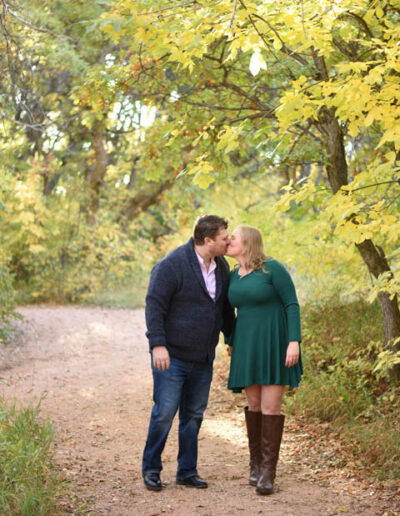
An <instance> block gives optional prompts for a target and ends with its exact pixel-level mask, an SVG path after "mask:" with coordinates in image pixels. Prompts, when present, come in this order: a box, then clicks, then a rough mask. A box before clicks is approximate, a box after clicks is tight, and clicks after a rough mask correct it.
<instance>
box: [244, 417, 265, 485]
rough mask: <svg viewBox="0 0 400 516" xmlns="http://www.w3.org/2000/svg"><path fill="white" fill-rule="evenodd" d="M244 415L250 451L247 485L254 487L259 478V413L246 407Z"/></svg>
mask: <svg viewBox="0 0 400 516" xmlns="http://www.w3.org/2000/svg"><path fill="white" fill-rule="evenodd" d="M244 415H245V419H246V427H247V437H248V439H249V451H250V477H249V484H250V485H251V486H256V485H257V482H258V478H259V476H260V473H259V470H260V462H261V412H252V411H250V410H249V409H248V407H246V408H245V409H244Z"/></svg>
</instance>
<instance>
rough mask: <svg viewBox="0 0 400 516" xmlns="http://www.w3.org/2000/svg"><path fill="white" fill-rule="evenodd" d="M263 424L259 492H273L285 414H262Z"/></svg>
mask: <svg viewBox="0 0 400 516" xmlns="http://www.w3.org/2000/svg"><path fill="white" fill-rule="evenodd" d="M261 418H262V424H261V465H260V477H259V479H258V482H257V493H259V494H263V495H264V494H266V495H268V494H272V493H273V491H274V480H275V474H276V464H277V462H278V458H279V449H280V446H281V440H282V433H283V425H284V422H285V416H283V415H282V414H279V415H272V414H271V415H269V414H262V416H261Z"/></svg>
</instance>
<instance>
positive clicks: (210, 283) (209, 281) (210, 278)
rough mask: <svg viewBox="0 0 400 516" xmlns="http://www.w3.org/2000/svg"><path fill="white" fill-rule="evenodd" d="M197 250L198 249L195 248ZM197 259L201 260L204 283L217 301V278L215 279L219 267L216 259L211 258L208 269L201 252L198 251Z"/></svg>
mask: <svg viewBox="0 0 400 516" xmlns="http://www.w3.org/2000/svg"><path fill="white" fill-rule="evenodd" d="M195 251H196V250H195ZM196 255H197V259H198V260H199V264H200V269H201V273H202V274H203V278H204V283H205V284H206V288H207V290H208V293H209V294H210V297H211V298H212V299H213V300H214V301H215V293H216V288H217V287H216V285H217V282H216V279H215V269H216V268H217V264H216V263H215V260H211V262H210V266H209V267H208V270H207V269H206V266H205V265H204V260H203V258H202V257H201V256H200V255H199V253H198V252H197V251H196Z"/></svg>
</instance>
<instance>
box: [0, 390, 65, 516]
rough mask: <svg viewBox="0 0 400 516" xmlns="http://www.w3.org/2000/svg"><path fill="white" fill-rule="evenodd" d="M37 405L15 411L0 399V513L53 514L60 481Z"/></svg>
mask: <svg viewBox="0 0 400 516" xmlns="http://www.w3.org/2000/svg"><path fill="white" fill-rule="evenodd" d="M38 415H39V405H38V406H36V407H28V408H24V409H22V410H17V409H16V408H15V407H10V406H9V405H7V404H6V403H5V402H4V401H2V400H0V512H1V513H2V514H5V515H13V514H18V515H21V516H35V515H51V514H56V513H57V511H56V502H57V497H58V496H59V495H60V481H59V479H58V477H57V475H56V473H55V470H54V467H53V465H52V463H51V458H52V451H51V443H52V440H53V430H52V427H51V424H50V423H49V421H43V422H40V421H39V418H38Z"/></svg>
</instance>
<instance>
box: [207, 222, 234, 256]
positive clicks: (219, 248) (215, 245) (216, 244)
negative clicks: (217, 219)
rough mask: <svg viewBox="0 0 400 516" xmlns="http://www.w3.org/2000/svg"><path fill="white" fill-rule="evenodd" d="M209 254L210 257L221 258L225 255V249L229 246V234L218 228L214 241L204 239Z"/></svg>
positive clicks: (225, 230)
mask: <svg viewBox="0 0 400 516" xmlns="http://www.w3.org/2000/svg"><path fill="white" fill-rule="evenodd" d="M205 241H206V243H207V245H208V249H209V251H210V254H211V255H212V256H222V255H223V254H225V253H226V249H227V247H228V244H229V233H228V230H227V229H225V228H220V230H219V231H218V233H217V235H216V236H215V238H214V240H213V239H212V238H208V237H206V239H205Z"/></svg>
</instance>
